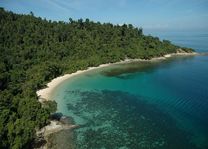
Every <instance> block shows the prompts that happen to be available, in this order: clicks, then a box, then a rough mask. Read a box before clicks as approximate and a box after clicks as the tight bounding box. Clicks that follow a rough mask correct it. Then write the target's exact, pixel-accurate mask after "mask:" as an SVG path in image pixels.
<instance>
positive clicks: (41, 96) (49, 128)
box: [36, 52, 198, 149]
mask: <svg viewBox="0 0 208 149" xmlns="http://www.w3.org/2000/svg"><path fill="white" fill-rule="evenodd" d="M194 55H198V53H196V52H192V53H185V52H178V53H172V54H166V55H164V56H161V57H155V58H152V59H149V60H147V59H125V60H123V61H120V62H115V63H107V64H101V65H99V66H97V67H89V68H87V69H85V70H78V71H76V72H74V73H71V74H64V75H62V76H59V77H57V78H54V79H53V80H51V81H50V82H49V83H47V85H46V86H47V87H46V88H43V89H40V90H38V91H37V92H36V94H37V95H38V101H39V102H40V103H41V104H44V102H45V101H50V100H52V99H50V96H51V94H52V93H53V91H54V90H55V89H56V87H57V86H58V85H60V84H61V83H62V82H64V81H65V80H68V79H70V78H72V77H74V76H77V75H80V74H83V73H85V72H88V71H91V70H95V69H99V68H104V67H108V66H112V65H116V64H128V63H133V62H157V61H161V60H165V59H168V58H171V57H174V56H194ZM77 127H79V126H78V125H72V124H69V125H65V124H62V123H60V122H59V121H58V120H55V121H54V120H50V124H48V125H46V126H45V127H43V128H42V129H41V130H38V131H37V132H36V134H37V135H40V134H42V136H43V139H45V140H46V144H44V145H43V146H41V148H40V149H47V148H48V141H49V140H48V136H49V135H50V134H52V133H57V132H59V131H61V130H64V129H66V128H67V129H71V130H72V129H74V128H77Z"/></svg>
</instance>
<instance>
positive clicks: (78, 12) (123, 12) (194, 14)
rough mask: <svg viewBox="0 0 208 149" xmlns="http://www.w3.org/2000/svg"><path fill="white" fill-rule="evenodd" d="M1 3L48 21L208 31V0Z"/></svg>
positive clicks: (13, 0)
mask: <svg viewBox="0 0 208 149" xmlns="http://www.w3.org/2000/svg"><path fill="white" fill-rule="evenodd" d="M0 6H1V7H4V8H5V9H6V10H11V11H13V12H16V13H29V12H30V11H32V12H33V13H34V14H35V16H40V17H43V18H46V19H51V20H61V21H68V18H70V17H71V18H73V19H78V18H83V19H85V18H89V19H90V20H94V21H100V22H111V23H114V24H122V23H127V24H129V23H131V24H133V25H135V26H138V27H140V26H142V27H143V28H144V29H170V30H206V31H208V0H0Z"/></svg>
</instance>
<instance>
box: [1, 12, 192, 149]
mask: <svg viewBox="0 0 208 149" xmlns="http://www.w3.org/2000/svg"><path fill="white" fill-rule="evenodd" d="M179 49H180V50H179ZM0 51H1V52H0V59H1V61H0V68H1V69H0V74H1V76H0V98H1V100H0V110H1V115H0V148H12V149H19V148H31V145H32V144H33V142H34V140H35V139H36V138H37V136H36V132H37V131H38V130H40V129H41V128H43V127H44V126H46V125H48V124H50V118H51V116H50V115H51V114H52V113H54V112H55V111H56V103H55V102H53V101H50V100H48V101H45V102H44V104H41V103H40V102H39V101H38V96H37V94H36V91H38V90H40V89H42V88H44V87H46V84H47V83H48V82H50V81H51V80H52V79H54V78H56V77H58V76H61V75H63V74H71V73H73V72H76V71H78V70H85V69H87V68H89V67H97V66H99V65H101V64H109V63H116V62H120V61H125V60H126V59H130V60H132V59H133V60H137V59H143V60H150V59H152V58H157V57H163V56H166V57H168V56H167V54H173V53H175V54H177V53H183V54H184V53H191V54H193V51H194V50H193V49H191V48H185V47H180V46H176V45H174V44H172V43H171V42H170V41H168V40H163V41H161V40H159V38H158V37H152V36H150V35H148V36H147V35H144V34H143V30H142V28H137V27H134V26H133V25H131V24H128V25H127V24H123V25H114V24H111V23H100V22H93V21H90V20H89V19H86V20H83V19H79V20H73V19H71V18H70V19H69V22H63V21H59V22H57V21H51V20H46V19H42V18H40V17H35V16H34V14H33V13H32V12H31V13H30V14H29V15H26V14H15V13H13V12H8V11H5V10H4V9H3V8H0ZM101 66H102V65H101Z"/></svg>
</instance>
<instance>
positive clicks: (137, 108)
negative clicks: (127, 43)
mask: <svg viewBox="0 0 208 149" xmlns="http://www.w3.org/2000/svg"><path fill="white" fill-rule="evenodd" d="M153 35H157V36H160V37H161V38H166V39H169V40H171V41H172V42H174V43H177V44H180V45H183V46H189V47H192V48H195V49H196V50H197V51H200V52H202V51H203V52H205V51H208V45H207V43H208V36H207V35H205V34H203V35H202V34H201V33H198V34H197V33H194V34H192V35H191V34H190V33H187V34H185V33H184V34H183V35H181V34H179V33H169V34H164V33H160V34H159V33H155V34H153ZM182 37H183V38H182ZM184 38H185V39H184ZM182 39H183V40H182ZM195 39H197V40H195ZM205 41H206V42H205ZM200 42H201V44H200ZM207 74H208V56H188V57H184V56H180V57H175V58H170V59H168V60H163V61H158V62H139V63H132V64H122V65H114V66H110V67H106V68H102V69H96V70H92V71H90V72H86V73H84V74H82V75H79V76H75V77H74V78H73V79H70V80H67V81H65V82H64V83H62V84H60V85H59V86H58V87H57V89H56V90H55V92H54V93H53V95H52V98H53V99H54V100H56V101H57V103H58V111H57V112H62V113H63V114H64V115H68V116H71V117H72V118H73V120H74V122H75V123H76V124H79V125H80V126H81V127H80V128H79V129H76V130H75V133H74V135H75V136H74V140H73V141H74V143H75V146H76V148H78V149H207V148H208V116H207V113H208V86H207V84H208V75H207Z"/></svg>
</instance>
